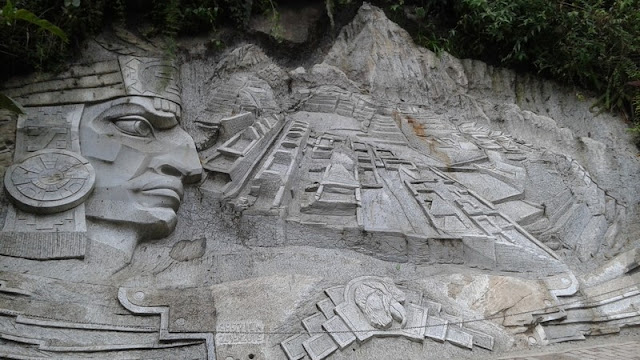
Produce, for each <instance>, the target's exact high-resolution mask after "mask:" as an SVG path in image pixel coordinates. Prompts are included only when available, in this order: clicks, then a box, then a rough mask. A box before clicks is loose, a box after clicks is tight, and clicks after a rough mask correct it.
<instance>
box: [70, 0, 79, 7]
mask: <svg viewBox="0 0 640 360" xmlns="http://www.w3.org/2000/svg"><path fill="white" fill-rule="evenodd" d="M71 4H72V5H73V7H79V6H80V0H73V1H72V2H71Z"/></svg>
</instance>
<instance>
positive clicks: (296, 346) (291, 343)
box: [280, 334, 309, 360]
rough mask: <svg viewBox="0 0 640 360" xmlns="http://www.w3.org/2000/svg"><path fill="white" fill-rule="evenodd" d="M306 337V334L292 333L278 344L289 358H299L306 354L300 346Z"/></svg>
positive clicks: (296, 359)
mask: <svg viewBox="0 0 640 360" xmlns="http://www.w3.org/2000/svg"><path fill="white" fill-rule="evenodd" d="M307 339H309V335H307V334H298V335H293V336H291V337H289V338H287V339H286V340H285V341H283V342H281V343H280V346H281V347H282V350H283V351H284V353H285V354H287V358H289V360H300V359H302V358H303V357H305V355H307V352H306V351H305V350H304V347H303V346H302V343H303V342H305V341H306V340H307Z"/></svg>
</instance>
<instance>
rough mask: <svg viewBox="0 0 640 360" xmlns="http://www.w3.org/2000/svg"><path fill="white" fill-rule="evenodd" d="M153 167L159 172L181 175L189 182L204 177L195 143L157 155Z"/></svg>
mask: <svg viewBox="0 0 640 360" xmlns="http://www.w3.org/2000/svg"><path fill="white" fill-rule="evenodd" d="M151 167H152V168H154V169H155V170H156V171H157V172H158V173H161V174H165V175H170V176H176V177H181V178H182V181H183V182H184V183H187V184H190V183H195V182H198V181H200V179H201V178H202V171H203V170H202V165H201V164H200V159H199V158H198V153H197V152H196V148H195V146H194V145H193V143H191V144H189V145H184V146H179V147H176V148H174V149H171V150H170V152H169V153H165V154H162V155H159V156H157V157H155V158H154V159H153V160H152V162H151Z"/></svg>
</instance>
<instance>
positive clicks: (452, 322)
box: [440, 312, 462, 328]
mask: <svg viewBox="0 0 640 360" xmlns="http://www.w3.org/2000/svg"><path fill="white" fill-rule="evenodd" d="M440 317H441V318H443V319H445V320H447V321H448V322H449V327H451V326H455V327H458V328H461V327H462V318H461V317H459V316H455V315H451V314H447V313H444V312H443V313H440Z"/></svg>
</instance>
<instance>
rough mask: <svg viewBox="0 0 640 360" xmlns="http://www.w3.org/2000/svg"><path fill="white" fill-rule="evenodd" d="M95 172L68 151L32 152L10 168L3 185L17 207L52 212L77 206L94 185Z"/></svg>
mask: <svg viewBox="0 0 640 360" xmlns="http://www.w3.org/2000/svg"><path fill="white" fill-rule="evenodd" d="M95 178H96V175H95V171H94V169H93V167H92V166H91V164H90V163H89V162H88V161H87V160H86V159H85V158H83V157H82V156H80V155H78V154H76V153H74V152H71V151H67V150H60V149H46V150H40V151H36V152H33V153H31V154H28V155H27V156H26V157H24V158H23V159H22V160H21V161H20V162H18V163H16V164H14V165H12V166H11V167H9V169H8V170H7V172H6V173H5V176H4V186H5V189H6V192H7V194H8V197H9V199H10V200H11V201H12V202H13V203H14V204H15V205H16V207H18V208H20V209H22V210H24V211H28V212H32V213H38V214H52V213H57V212H61V211H64V210H68V209H71V208H73V207H75V206H78V205H79V204H81V203H82V202H84V200H86V198H87V197H88V196H89V194H90V193H91V191H92V190H93V186H94V184H95Z"/></svg>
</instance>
